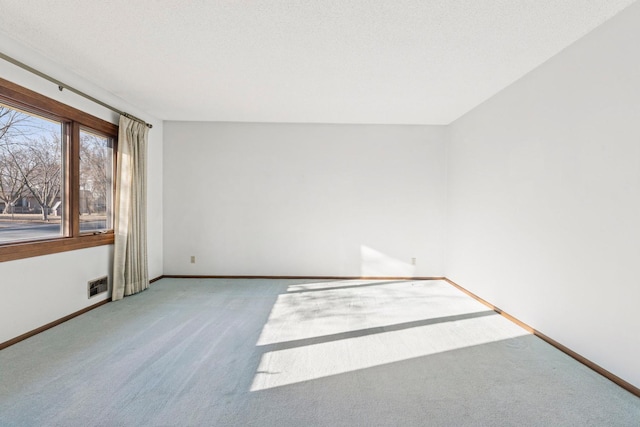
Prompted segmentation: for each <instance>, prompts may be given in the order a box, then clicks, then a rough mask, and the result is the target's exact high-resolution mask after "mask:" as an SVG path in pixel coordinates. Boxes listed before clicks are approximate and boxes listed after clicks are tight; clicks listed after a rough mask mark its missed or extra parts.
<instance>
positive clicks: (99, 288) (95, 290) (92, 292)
mask: <svg viewBox="0 0 640 427" xmlns="http://www.w3.org/2000/svg"><path fill="white" fill-rule="evenodd" d="M87 289H88V291H89V298H91V297H94V296H96V295H98V294H101V293H103V292H107V290H109V278H108V277H107V276H104V277H101V278H99V279H96V280H92V281H90V282H89V283H88V286H87Z"/></svg>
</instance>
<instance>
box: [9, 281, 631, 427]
mask: <svg viewBox="0 0 640 427" xmlns="http://www.w3.org/2000/svg"><path fill="white" fill-rule="evenodd" d="M0 426H3V427H4V426H456V427H459V426H636V427H637V426H640V399H638V398H637V397H635V396H633V395H631V394H630V393H628V392H626V391H625V390H623V389H621V388H619V387H618V386H616V385H614V384H613V383H611V382H610V381H608V380H607V379H605V378H603V377H601V376H600V375H598V374H596V373H595V372H593V371H591V370H590V369H588V368H586V367H584V366H583V365H581V364H579V363H578V362H576V361H574V360H573V359H571V358H569V357H568V356H566V355H564V354H562V353H561V352H559V351H557V350H555V349H554V348H552V347H551V346H549V345H548V344H546V343H544V342H543V341H541V340H539V339H538V338H536V337H534V336H532V335H529V334H527V333H526V332H525V331H523V330H522V329H520V328H518V327H517V326H515V325H514V324H512V323H511V322H509V321H507V320H506V319H504V318H502V317H501V316H499V315H497V314H495V313H494V312H492V311H489V310H487V308H486V307H484V306H483V305H481V304H479V303H478V302H476V301H474V300H473V299H471V298H469V297H468V296H466V295H464V294H463V293H461V292H460V291H458V290H456V289H455V288H453V287H451V286H450V285H448V284H446V283H444V282H441V281H413V282H411V281H326V282H322V281H301V280H194V279H163V280H161V281H159V282H156V283H154V284H153V285H152V286H151V288H150V289H149V290H147V291H145V292H143V293H142V294H139V295H136V296H134V297H129V298H125V299H124V300H123V301H120V302H115V303H109V304H107V305H104V306H102V307H100V308H98V309H96V310H93V311H91V312H89V313H87V314H85V315H82V316H80V317H77V318H75V319H72V320H71V321H68V322H66V323H64V324H62V325H60V326H57V327H55V328H53V329H51V330H49V331H46V332H44V333H42V334H39V335H37V336H35V337H32V338H30V339H28V340H26V341H23V342H21V343H18V344H16V345H14V346H12V347H9V348H7V349H5V350H2V351H0Z"/></svg>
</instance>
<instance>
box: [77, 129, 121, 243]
mask: <svg viewBox="0 0 640 427" xmlns="http://www.w3.org/2000/svg"><path fill="white" fill-rule="evenodd" d="M113 141H114V139H113V138H112V137H109V136H105V135H100V134H97V133H95V131H92V130H90V129H81V130H80V193H79V195H80V232H81V233H83V232H87V231H96V230H99V231H104V230H109V229H112V225H111V223H112V222H111V218H112V216H111V199H112V195H113V180H112V176H113Z"/></svg>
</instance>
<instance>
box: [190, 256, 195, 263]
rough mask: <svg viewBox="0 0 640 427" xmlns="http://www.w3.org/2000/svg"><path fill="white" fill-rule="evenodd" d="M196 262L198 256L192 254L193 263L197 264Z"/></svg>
mask: <svg viewBox="0 0 640 427" xmlns="http://www.w3.org/2000/svg"><path fill="white" fill-rule="evenodd" d="M195 263H196V256H195V255H191V264H195Z"/></svg>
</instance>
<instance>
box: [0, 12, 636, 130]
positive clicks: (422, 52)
mask: <svg viewBox="0 0 640 427" xmlns="http://www.w3.org/2000/svg"><path fill="white" fill-rule="evenodd" d="M634 1H635V0H391V1H386V0H385V1H375V0H351V1H347V0H324V1H323V0H289V1H212V0H209V1H207V0H193V1H186V0H183V1H180V0H110V1H86V0H56V1H51V0H30V1H25V0H0V11H1V12H0V32H2V33H4V34H5V35H6V36H8V37H9V38H11V39H14V40H15V41H17V42H19V43H21V44H23V45H26V46H28V47H30V48H32V49H34V50H36V51H37V52H39V53H41V54H42V55H44V56H46V57H48V58H49V59H51V60H53V61H55V62H56V63H58V64H61V65H63V66H64V67H66V68H68V69H69V70H70V71H73V72H75V73H76V74H78V75H80V76H82V77H84V78H86V79H87V80H90V81H92V82H93V83H95V84H96V85H98V86H100V87H102V88H104V89H106V90H108V91H109V92H111V93H113V94H115V95H117V96H119V97H121V98H122V99H124V100H126V101H128V102H129V103H131V104H133V105H135V106H137V107H139V108H141V109H142V110H144V111H147V112H148V113H150V114H153V115H155V116H156V117H159V118H161V119H165V120H210V121H259V122H312V123H313V122H315V123H322V122H323V123H399V124H448V123H450V122H451V121H453V120H455V119H456V118H458V117H459V116H461V115H462V114H464V113H466V112H467V111H469V110H470V109H472V108H473V107H475V106H477V105H478V104H480V103H481V102H482V101H484V100H486V99H487V98H489V97H490V96H492V95H493V94H495V93H497V92H498V91H500V90H501V89H503V88H504V87H505V86H507V85H509V84H510V83H512V82H513V81H515V80H517V79H518V78H520V77H521V76H523V75H524V74H526V73H527V72H529V71H530V70H532V69H533V68H535V67H536V66H538V65H539V64H541V63H542V62H544V61H545V60H547V59H549V58H550V57H551V56H553V55H554V54H556V53H558V52H559V51H560V50H562V49H563V48H565V47H566V46H568V45H569V44H571V43H572V42H574V41H575V40H577V39H579V38H580V37H582V36H583V35H585V34H586V33H588V32H589V31H591V30H592V29H594V28H595V27H597V26H598V25H600V24H602V23H603V22H604V21H606V20H607V19H609V18H611V17H612V16H614V15H615V14H616V13H618V12H619V11H620V10H622V9H623V8H625V7H626V6H628V5H630V4H631V3H634Z"/></svg>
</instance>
